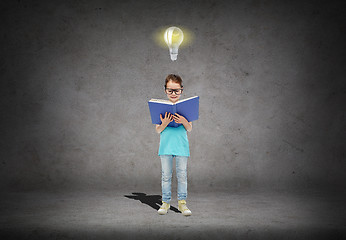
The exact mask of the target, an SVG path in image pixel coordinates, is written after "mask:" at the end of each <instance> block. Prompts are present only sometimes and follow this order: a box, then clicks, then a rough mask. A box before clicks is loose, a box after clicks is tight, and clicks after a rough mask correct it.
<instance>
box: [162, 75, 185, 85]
mask: <svg viewBox="0 0 346 240" xmlns="http://www.w3.org/2000/svg"><path fill="white" fill-rule="evenodd" d="M169 81H173V82H175V83H179V84H180V87H183V85H182V84H183V80H182V79H181V77H180V76H179V75H176V74H169V75H168V76H167V77H166V82H165V88H166V87H167V83H168V82H169Z"/></svg>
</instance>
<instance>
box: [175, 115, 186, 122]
mask: <svg viewBox="0 0 346 240" xmlns="http://www.w3.org/2000/svg"><path fill="white" fill-rule="evenodd" d="M175 115H176V116H174V121H175V122H176V123H181V124H184V123H188V121H187V120H186V118H185V117H184V116H182V115H179V114H178V113H176V114H175Z"/></svg>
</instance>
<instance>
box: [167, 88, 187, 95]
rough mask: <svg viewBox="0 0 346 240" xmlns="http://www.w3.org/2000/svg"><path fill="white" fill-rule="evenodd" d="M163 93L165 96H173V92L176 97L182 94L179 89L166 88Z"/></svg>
mask: <svg viewBox="0 0 346 240" xmlns="http://www.w3.org/2000/svg"><path fill="white" fill-rule="evenodd" d="M165 91H166V93H167V94H173V92H174V93H175V94H176V95H180V94H181V93H182V92H183V89H182V88H179V89H171V88H166V89H165Z"/></svg>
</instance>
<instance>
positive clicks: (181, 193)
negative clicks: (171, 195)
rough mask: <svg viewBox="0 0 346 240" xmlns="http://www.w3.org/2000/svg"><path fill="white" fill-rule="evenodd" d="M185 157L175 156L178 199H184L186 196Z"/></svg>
mask: <svg viewBox="0 0 346 240" xmlns="http://www.w3.org/2000/svg"><path fill="white" fill-rule="evenodd" d="M187 159H188V157H185V156H175V162H176V171H177V179H178V200H186V197H187Z"/></svg>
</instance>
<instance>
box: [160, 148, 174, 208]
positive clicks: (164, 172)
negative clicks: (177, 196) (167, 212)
mask: <svg viewBox="0 0 346 240" xmlns="http://www.w3.org/2000/svg"><path fill="white" fill-rule="evenodd" d="M160 158H161V187H162V201H164V202H166V203H170V201H171V196H172V192H171V184H172V172H173V169H172V166H173V156H172V155H161V156H160Z"/></svg>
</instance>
